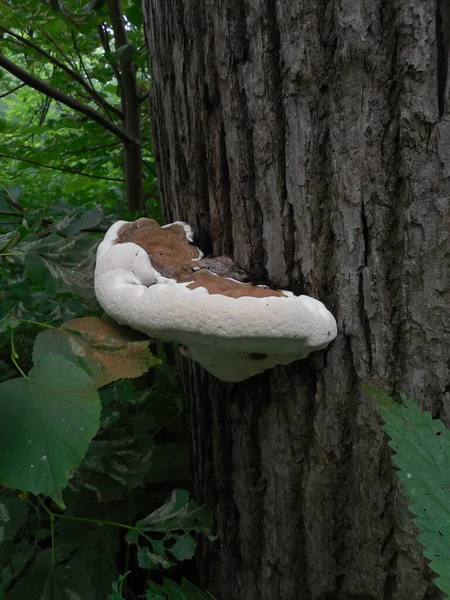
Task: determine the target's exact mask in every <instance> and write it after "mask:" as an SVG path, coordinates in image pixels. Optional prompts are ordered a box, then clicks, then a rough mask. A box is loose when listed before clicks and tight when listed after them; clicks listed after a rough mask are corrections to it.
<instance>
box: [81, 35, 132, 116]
mask: <svg viewBox="0 0 450 600" xmlns="http://www.w3.org/2000/svg"><path fill="white" fill-rule="evenodd" d="M70 35H71V37H72V42H73V47H74V48H75V52H76V53H77V56H78V60H79V61H80V66H81V68H82V69H83V71H84V75H85V77H86V79H87V80H88V82H89V86H90V88H91V90H92V92H91V93H92V94H94V96H95V97H96V98H101V103H102V106H103V108H104V109H105V111H106V114H107V115H108V117H109V118H110V119H111V121H112V118H111V115H110V114H109V110H108V106H111V107H112V108H114V112H115V114H116V115H118V116H119V117H120V118H122V113H121V111H120V110H118V109H116V108H115V107H113V106H112V105H110V104H109V102H106V100H104V99H103V98H102V96H101V95H100V94H99V93H98V92H97V90H96V89H95V87H94V84H93V83H92V80H91V78H90V76H89V73H88V71H87V69H86V67H85V66H84V61H83V57H82V56H81V53H80V51H79V49H78V44H77V38H76V37H75V34H74V32H73V29H72V31H71V32H70Z"/></svg>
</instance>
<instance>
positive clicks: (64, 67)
mask: <svg viewBox="0 0 450 600" xmlns="http://www.w3.org/2000/svg"><path fill="white" fill-rule="evenodd" d="M0 30H1V31H4V32H5V33H7V34H8V35H10V36H11V37H13V38H15V39H16V40H18V41H19V42H20V43H21V44H24V45H25V46H28V47H29V48H32V49H33V50H34V51H35V52H38V53H39V54H41V55H42V56H45V58H46V59H47V60H49V61H50V62H51V63H52V64H53V65H55V66H57V67H59V68H60V69H62V70H63V71H64V72H65V73H66V74H67V75H69V77H71V78H72V79H73V80H75V81H76V82H77V83H79V84H80V85H81V87H82V88H84V89H85V90H86V91H87V92H88V94H89V97H90V98H92V99H93V100H94V102H96V103H97V104H98V105H99V106H102V107H103V108H105V110H106V109H109V110H110V111H111V112H113V113H115V114H116V115H117V116H118V117H120V118H122V113H121V111H120V110H119V109H118V108H116V107H115V106H112V104H109V102H107V101H106V100H105V99H104V98H102V97H101V96H100V94H98V93H97V91H96V90H95V89H94V87H90V86H89V85H88V84H87V83H86V81H85V80H84V79H83V78H82V77H81V75H79V74H78V73H77V72H76V71H74V70H73V69H71V68H70V67H68V66H67V65H65V64H64V63H62V62H61V61H59V60H58V59H57V58H55V57H54V56H52V55H51V54H49V53H48V52H47V51H46V50H44V49H43V48H40V47H39V46H37V45H36V44H34V43H33V42H31V41H30V40H28V39H27V38H25V37H23V36H21V35H19V34H18V33H14V31H11V30H10V29H6V27H2V26H1V25H0ZM108 116H109V115H108Z"/></svg>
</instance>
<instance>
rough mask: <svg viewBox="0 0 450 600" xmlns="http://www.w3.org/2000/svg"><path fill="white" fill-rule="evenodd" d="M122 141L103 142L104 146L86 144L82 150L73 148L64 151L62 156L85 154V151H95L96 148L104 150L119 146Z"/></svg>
mask: <svg viewBox="0 0 450 600" xmlns="http://www.w3.org/2000/svg"><path fill="white" fill-rule="evenodd" d="M119 144H120V142H112V143H111V144H103V145H102V146H92V147H91V148H89V146H86V147H85V148H82V149H81V150H71V151H70V152H62V154H61V156H67V155H69V156H72V155H73V154H84V153H85V152H95V151H96V150H103V149H104V148H111V147H113V146H118V145H119Z"/></svg>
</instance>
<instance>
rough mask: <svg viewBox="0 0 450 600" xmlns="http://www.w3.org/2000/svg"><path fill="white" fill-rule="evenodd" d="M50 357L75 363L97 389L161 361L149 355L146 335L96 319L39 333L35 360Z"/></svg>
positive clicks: (87, 319) (135, 375)
mask: <svg viewBox="0 0 450 600" xmlns="http://www.w3.org/2000/svg"><path fill="white" fill-rule="evenodd" d="M49 354H60V355H62V356H65V357H66V358H67V359H69V360H72V361H76V362H77V363H78V365H79V366H80V367H82V368H83V369H85V370H86V371H87V372H88V373H89V375H90V376H91V377H92V379H93V380H94V382H95V386H96V387H97V388H99V387H102V386H104V385H106V384H107V383H110V382H111V381H116V380H117V379H124V378H133V377H139V376H140V375H142V374H143V373H145V372H146V371H147V370H148V369H149V368H150V367H151V366H153V365H155V364H159V363H160V362H161V361H160V359H159V358H157V357H155V356H153V355H152V354H151V352H150V350H149V348H148V338H147V337H146V336H143V335H142V334H140V333H138V332H135V331H134V330H133V329H130V328H128V327H120V326H119V325H116V324H112V323H107V322H105V321H102V320H101V319H98V318H96V317H85V318H80V319H72V320H70V321H67V322H66V323H63V325H62V326H61V327H58V328H56V329H52V330H47V331H42V332H41V333H40V334H39V335H38V336H37V337H36V341H35V345H34V351H33V356H34V360H38V359H39V357H41V356H47V355H49Z"/></svg>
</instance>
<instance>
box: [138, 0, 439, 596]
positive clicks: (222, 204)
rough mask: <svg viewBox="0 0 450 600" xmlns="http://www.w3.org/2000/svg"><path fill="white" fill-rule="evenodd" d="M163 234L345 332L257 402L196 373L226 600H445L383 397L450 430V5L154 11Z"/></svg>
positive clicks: (202, 494) (212, 583)
mask: <svg viewBox="0 0 450 600" xmlns="http://www.w3.org/2000/svg"><path fill="white" fill-rule="evenodd" d="M144 6H145V12H146V21H147V25H146V29H147V37H148V43H149V49H150V54H151V60H152V86H151V108H152V115H153V135H154V141H155V148H156V152H157V162H158V167H159V173H160V184H161V191H162V196H163V199H164V203H165V215H166V218H167V221H168V222H170V221H172V220H175V219H182V220H186V221H188V222H189V223H190V224H191V225H192V226H193V227H194V230H195V231H196V233H197V241H198V242H199V245H201V246H202V247H203V249H204V250H206V251H207V252H213V253H214V254H215V255H218V254H222V253H228V254H232V255H233V256H234V259H235V261H236V262H237V263H238V264H239V265H240V266H241V267H242V268H244V269H246V270H247V271H249V272H250V273H252V274H253V275H254V276H255V278H257V279H259V280H260V282H261V283H270V284H273V285H275V286H279V287H283V288H287V289H291V290H292V291H294V292H295V293H306V294H309V295H311V296H313V297H314V298H317V299H319V300H321V301H323V302H324V303H325V304H326V306H327V307H328V308H329V309H330V310H331V311H332V312H333V314H334V315H335V316H336V319H337V322H338V329H339V334H338V337H337V339H336V340H335V342H333V343H332V344H331V346H329V348H328V349H327V350H325V351H322V352H318V353H316V354H313V355H311V356H310V357H309V358H308V359H306V360H303V361H300V362H297V363H294V364H292V365H291V366H289V367H278V368H276V369H273V370H271V371H268V372H266V373H264V374H263V375H261V376H257V377H254V378H252V379H250V380H248V381H246V382H243V383H239V384H225V383H222V382H220V381H218V380H216V379H214V377H212V376H209V375H208V374H206V373H205V372H204V371H203V370H202V369H201V368H200V367H198V366H196V365H194V364H193V363H191V362H188V361H187V360H186V359H183V360H182V372H183V381H184V388H185V392H186V404H187V421H188V430H189V432H190V445H191V451H192V460H193V463H192V469H193V474H194V495H195V497H196V499H197V500H199V501H205V502H207V503H208V504H209V505H210V506H211V507H212V508H213V510H214V514H215V519H216V525H217V535H218V540H217V541H216V542H214V543H213V544H205V547H204V548H203V551H202V555H201V571H202V575H203V583H204V584H205V586H208V587H209V589H210V590H211V591H212V592H213V593H214V594H215V595H216V597H217V599H218V600H274V599H280V600H298V599H301V600H310V599H313V600H316V599H320V600H325V599H329V600H339V599H342V600H356V599H361V600H372V599H373V600H381V599H392V600H393V599H396V600H418V599H423V598H433V599H436V598H440V597H441V595H440V594H439V592H438V591H437V590H436V588H434V587H433V586H432V585H431V584H430V583H429V582H430V580H431V578H432V575H431V573H430V572H429V571H428V569H427V567H426V565H425V561H424V560H423V559H422V557H421V547H420V546H419V544H418V543H417V542H416V540H415V535H416V533H417V531H416V530H415V527H414V526H413V524H412V521H411V519H412V516H411V514H410V513H409V512H408V510H407V504H408V503H407V501H406V499H405V497H404V495H403V492H402V491H401V487H400V486H399V485H398V483H397V482H396V478H395V477H394V474H393V469H392V463H391V459H390V456H391V451H390V449H389V448H388V447H387V443H386V438H385V436H384V434H383V432H382V430H381V427H380V424H379V419H378V416H377V412H376V410H375V408H374V405H373V403H372V402H371V401H370V399H369V398H368V397H367V395H366V394H365V393H364V392H363V391H362V386H363V385H364V384H366V383H371V384H374V385H377V386H380V387H382V388H384V389H386V390H387V391H388V392H392V391H393V390H405V391H406V392H407V393H408V395H409V396H410V397H411V398H413V399H416V400H417V401H418V402H419V403H420V404H421V405H422V406H423V407H424V408H427V409H428V410H431V411H432V412H433V414H434V415H437V416H440V417H441V418H443V419H444V420H446V421H447V423H448V422H449V417H450V414H449V410H450V404H449V401H450V376H449V368H448V363H449V348H450V329H449V317H448V311H449V307H450V295H449V292H450V289H449V261H450V244H449V238H450V214H449V200H448V199H449V192H450V180H449V177H450V115H449V109H450V104H449V87H448V86H447V50H448V31H449V16H448V11H446V10H445V6H444V2H443V1H442V4H441V1H440V0H437V1H432V0H429V1H427V2H424V0H396V1H394V2H385V1H384V0H371V1H370V2H363V1H362V0H353V1H351V2H350V1H347V0H335V1H334V2H329V1H325V0H289V1H287V0H144Z"/></svg>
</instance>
